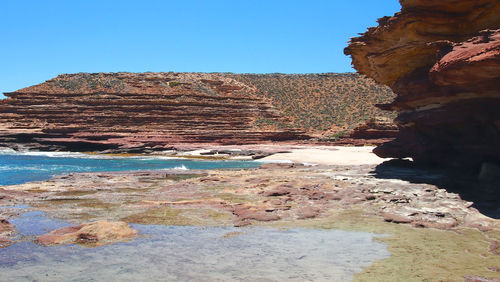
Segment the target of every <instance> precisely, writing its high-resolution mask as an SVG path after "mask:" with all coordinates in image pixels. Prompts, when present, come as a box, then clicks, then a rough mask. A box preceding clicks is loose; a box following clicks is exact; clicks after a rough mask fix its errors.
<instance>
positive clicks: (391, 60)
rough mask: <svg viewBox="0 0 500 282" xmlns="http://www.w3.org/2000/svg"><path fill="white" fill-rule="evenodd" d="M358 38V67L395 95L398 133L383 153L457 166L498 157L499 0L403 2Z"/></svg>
mask: <svg viewBox="0 0 500 282" xmlns="http://www.w3.org/2000/svg"><path fill="white" fill-rule="evenodd" d="M400 3H401V6H402V10H401V12H399V13H396V14H395V15H394V16H393V17H384V18H381V19H379V26H378V27H375V28H369V29H368V31H367V32H365V33H364V34H363V35H362V36H361V37H357V38H353V39H352V40H351V43H350V45H349V46H348V47H347V48H346V49H345V53H346V54H348V55H351V56H352V60H353V65H354V67H355V68H356V69H357V70H358V71H359V72H360V73H362V74H365V75H367V76H368V77H371V78H373V79H374V80H376V81H377V82H379V83H382V84H385V85H388V86H389V87H391V89H392V90H393V91H394V92H395V93H396V94H397V97H396V99H395V100H394V101H393V102H392V103H390V104H384V105H380V108H382V109H385V110H393V111H397V112H398V117H397V118H396V120H395V121H396V123H397V124H398V127H399V128H400V131H399V134H398V137H397V139H395V140H394V141H392V142H389V143H385V144H384V145H382V146H379V147H378V148H376V149H375V151H374V152H375V153H376V154H377V155H379V156H381V157H397V158H403V157H413V158H414V160H415V161H417V162H424V163H438V164H446V165H452V166H460V167H478V166H479V165H480V164H481V163H484V162H497V163H500V147H499V144H500V111H499V110H498V109H500V30H498V29H499V28H500V16H499V15H500V1H498V0H460V1H458V0H443V1H430V0H401V1H400Z"/></svg>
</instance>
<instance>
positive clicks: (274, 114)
mask: <svg viewBox="0 0 500 282" xmlns="http://www.w3.org/2000/svg"><path fill="white" fill-rule="evenodd" d="M253 92H254V90H253V89H251V88H250V87H249V86H247V85H245V84H243V83H240V82H237V81H235V80H234V79H231V78H227V77H223V76H219V75H215V74H194V73H142V74H131V73H98V74H71V75H60V76H58V77H57V78H55V79H52V80H49V81H46V82H45V83H42V84H39V85H35V86H32V87H28V88H24V89H21V90H18V91H16V92H13V93H6V96H8V97H9V98H8V99H6V100H3V101H1V102H0V111H1V114H0V124H1V126H2V128H1V129H0V135H1V136H2V141H3V142H4V143H9V142H10V143H12V142H17V143H20V142H24V143H32V144H33V143H35V144H42V145H47V146H59V147H61V148H63V149H70V150H77V151H84V150H99V149H120V148H121V149H131V148H140V149H144V148H148V149H164V148H166V147H168V146H169V145H170V144H172V143H198V142H201V143H210V142H217V143H222V144H237V143H242V142H245V143H255V142H263V141H270V140H271V141H272V140H289V139H302V138H306V136H305V134H304V133H303V132H302V131H300V130H297V129H293V128H284V129H280V128H278V127H277V126H268V127H263V126H256V121H257V120H258V119H259V118H260V119H263V118H265V119H267V120H271V121H273V124H280V123H286V122H287V121H286V120H285V119H283V118H282V117H281V116H280V115H279V112H278V111H277V110H276V109H274V108H273V107H272V105H271V104H270V103H269V101H267V100H265V99H263V98H261V97H258V96H256V95H253Z"/></svg>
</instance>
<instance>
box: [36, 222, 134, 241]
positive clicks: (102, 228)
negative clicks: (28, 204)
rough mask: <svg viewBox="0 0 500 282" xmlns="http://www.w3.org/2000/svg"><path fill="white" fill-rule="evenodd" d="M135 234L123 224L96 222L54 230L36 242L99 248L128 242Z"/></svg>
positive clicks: (39, 237) (38, 238)
mask: <svg viewBox="0 0 500 282" xmlns="http://www.w3.org/2000/svg"><path fill="white" fill-rule="evenodd" d="M137 234H138V232H137V231H136V230H134V229H132V228H130V226H129V225H128V224H127V223H125V222H121V221H118V222H109V221H96V222H92V223H86V224H80V225H76V226H69V227H63V228H60V229H57V230H54V231H52V232H50V233H48V234H45V235H41V236H38V237H37V238H36V242H37V243H39V244H41V245H45V246H49V245H60V244H80V245H87V246H100V245H105V244H111V243H116V242H122V241H128V240H131V239H132V238H134V237H135V236H137Z"/></svg>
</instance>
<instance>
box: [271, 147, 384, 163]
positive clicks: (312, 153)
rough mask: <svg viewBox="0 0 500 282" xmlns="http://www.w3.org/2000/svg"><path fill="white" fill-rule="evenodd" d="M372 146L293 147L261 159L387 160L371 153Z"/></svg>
mask: <svg viewBox="0 0 500 282" xmlns="http://www.w3.org/2000/svg"><path fill="white" fill-rule="evenodd" d="M373 148H375V147H373V146H363V147H345V146H323V147H313V148H310V147H304V148H294V149H291V150H290V153H276V154H274V155H271V156H268V157H265V158H263V159H262V160H264V161H291V162H295V163H306V164H318V165H377V164H380V163H382V162H384V161H386V160H388V159H383V158H379V157H378V156H376V155H375V154H374V153H372V150H373Z"/></svg>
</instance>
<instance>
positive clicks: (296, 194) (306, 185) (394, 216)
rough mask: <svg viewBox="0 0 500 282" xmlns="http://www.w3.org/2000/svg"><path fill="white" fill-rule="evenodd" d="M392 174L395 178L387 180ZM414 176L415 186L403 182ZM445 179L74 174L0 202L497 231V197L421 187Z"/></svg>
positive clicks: (288, 173)
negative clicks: (349, 214) (347, 216)
mask: <svg viewBox="0 0 500 282" xmlns="http://www.w3.org/2000/svg"><path fill="white" fill-rule="evenodd" d="M377 170H378V171H377ZM384 173H385V174H384ZM387 174H390V175H391V176H392V177H393V178H392V179H386V178H385V177H386V176H387ZM410 176H413V177H414V179H413V182H412V181H408V180H403V179H405V178H406V179H408V178H410ZM394 177H396V179H395V178H394ZM440 177H442V176H441V175H439V174H435V173H434V174H432V172H429V171H419V170H415V171H412V170H410V169H407V168H402V167H398V166H387V167H386V168H381V167H379V168H377V169H375V166H371V165H364V166H355V167H353V166H349V167H343V166H336V167H331V166H324V167H321V166H319V167H318V166H316V167H307V166H301V165H294V164H264V165H262V167H261V168H260V169H253V170H226V171H222V170H221V171H190V172H189V173H182V172H173V171H172V172H169V171H164V172H159V171H155V172H135V173H127V172H114V173H73V174H70V175H65V176H57V177H54V178H52V179H51V180H49V181H45V182H32V183H26V184H23V185H17V186H5V187H4V190H3V191H0V195H2V194H8V195H12V194H13V193H12V192H13V191H17V192H18V193H20V192H21V191H22V192H24V193H23V194H22V195H23V196H22V197H17V198H12V199H11V200H10V202H9V203H10V204H11V205H12V204H27V205H30V206H35V207H37V208H38V209H41V210H43V211H46V212H48V213H49V214H53V215H55V216H57V217H62V218H66V219H74V218H76V219H79V220H82V221H85V220H122V219H124V220H125V221H127V220H128V221H129V222H134V221H135V220H139V217H138V216H135V215H138V214H147V213H148V211H153V210H157V209H160V210H162V209H163V210H164V211H165V212H167V211H168V212H170V213H172V212H173V214H171V217H172V218H171V220H172V222H177V223H178V224H189V223H190V220H191V219H192V220H193V224H200V223H202V224H203V223H205V224H208V225H214V224H215V225H218V224H223V225H225V224H234V225H237V226H241V225H249V224H255V223H258V222H268V221H280V220H298V219H305V218H316V217H319V218H321V217H323V216H327V215H330V214H332V213H336V212H340V211H342V210H345V209H361V210H363V211H364V212H365V213H366V214H370V215H375V216H378V217H380V218H381V219H383V220H385V221H387V222H393V223H400V224H409V225H412V226H415V227H428V228H437V229H443V230H448V229H453V228H455V227H471V228H478V229H480V230H490V229H492V228H494V227H495V226H496V225H497V224H498V222H497V221H496V220H495V219H494V218H499V217H500V210H498V206H495V203H496V202H495V201H496V200H495V199H496V198H495V194H490V195H488V197H489V198H490V203H488V201H487V199H482V200H481V199H479V201H478V202H479V203H474V202H472V201H467V200H464V199H462V197H461V195H460V194H457V193H452V192H449V191H447V190H445V189H442V188H440V187H439V186H437V185H433V184H425V183H416V182H418V181H415V180H418V179H420V180H423V178H427V179H440ZM397 178H399V179H397ZM471 185H472V184H471ZM481 204H482V205H481ZM476 207H479V208H480V209H481V210H482V212H483V213H484V214H488V215H489V216H490V217H488V216H485V215H484V214H482V213H481V212H480V211H479V210H478V209H477V208H476ZM488 207H489V209H488ZM495 207H496V208H495ZM180 219H182V220H180ZM144 220H145V219H144V218H143V219H141V220H139V222H143V221H144ZM231 222H232V223H231ZM165 224H169V223H168V222H165Z"/></svg>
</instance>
